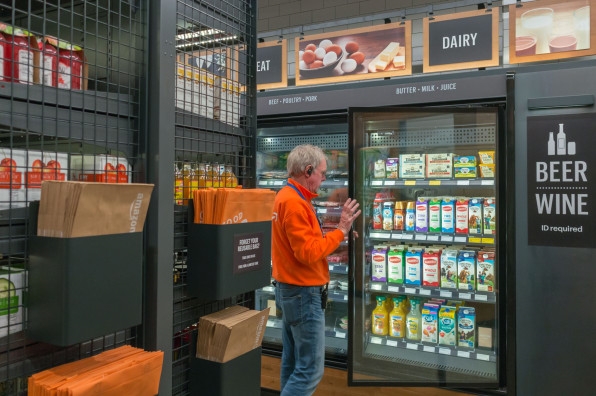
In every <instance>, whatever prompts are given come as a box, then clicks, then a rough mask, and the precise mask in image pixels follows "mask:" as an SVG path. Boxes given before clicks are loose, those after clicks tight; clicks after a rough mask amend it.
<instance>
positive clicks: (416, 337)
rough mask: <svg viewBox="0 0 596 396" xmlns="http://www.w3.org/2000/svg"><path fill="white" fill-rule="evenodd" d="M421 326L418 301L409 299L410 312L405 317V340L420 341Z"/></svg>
mask: <svg viewBox="0 0 596 396" xmlns="http://www.w3.org/2000/svg"><path fill="white" fill-rule="evenodd" d="M421 325H422V313H421V312H420V301H418V299H416V298H410V312H409V313H408V314H407V315H406V338H407V339H408V340H411V341H420V338H421V337H420V336H421V331H420V327H421Z"/></svg>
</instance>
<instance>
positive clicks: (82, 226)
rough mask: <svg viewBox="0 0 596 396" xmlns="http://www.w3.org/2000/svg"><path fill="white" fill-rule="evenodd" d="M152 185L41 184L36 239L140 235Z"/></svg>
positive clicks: (72, 182) (66, 182)
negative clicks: (132, 233) (137, 233)
mask: <svg viewBox="0 0 596 396" xmlns="http://www.w3.org/2000/svg"><path fill="white" fill-rule="evenodd" d="M152 190H153V184H139V183H130V184H123V183H85V182H74V181H64V182H59V181H43V182H42V184H41V199H40V203H39V215H38V224H37V235H39V236H47V237H58V238H74V237H83V236H92V235H93V236H94V235H109V234H123V233H130V232H142V231H143V226H144V224H145V217H146V216H147V209H148V207H149V200H150V197H151V192H152Z"/></svg>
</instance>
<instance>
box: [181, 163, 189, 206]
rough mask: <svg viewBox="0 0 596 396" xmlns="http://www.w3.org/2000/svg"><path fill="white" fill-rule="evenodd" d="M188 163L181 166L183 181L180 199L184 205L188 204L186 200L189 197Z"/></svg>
mask: <svg viewBox="0 0 596 396" xmlns="http://www.w3.org/2000/svg"><path fill="white" fill-rule="evenodd" d="M190 173H191V168H190V163H189V162H185V163H184V164H183V165H182V180H183V183H182V185H183V187H182V199H183V201H184V203H183V204H184V205H186V204H188V198H189V197H190Z"/></svg>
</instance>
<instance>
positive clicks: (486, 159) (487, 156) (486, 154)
mask: <svg viewBox="0 0 596 396" xmlns="http://www.w3.org/2000/svg"><path fill="white" fill-rule="evenodd" d="M478 159H479V160H480V163H481V164H485V165H486V164H491V165H494V164H495V151H494V150H487V151H479V152H478Z"/></svg>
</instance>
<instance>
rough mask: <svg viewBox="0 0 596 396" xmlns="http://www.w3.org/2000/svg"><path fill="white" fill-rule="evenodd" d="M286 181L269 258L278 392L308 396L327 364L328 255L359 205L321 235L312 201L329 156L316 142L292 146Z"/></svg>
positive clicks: (348, 205)
mask: <svg viewBox="0 0 596 396" xmlns="http://www.w3.org/2000/svg"><path fill="white" fill-rule="evenodd" d="M287 169H288V183H287V185H286V186H285V187H284V188H282V189H281V190H280V191H279V192H278V193H277V196H276V198H275V203H274V205H273V212H274V213H273V222H272V247H271V261H272V265H273V278H274V279H275V285H276V287H275V301H276V305H277V307H278V308H279V309H280V310H281V311H282V318H283V325H282V345H283V351H282V358H281V395H282V396H308V395H311V394H312V393H313V392H314V391H315V389H316V387H317V385H318V384H319V382H320V381H321V378H322V377H323V371H324V365H325V305H326V300H327V297H326V296H327V283H329V264H328V263H327V256H328V255H329V254H331V253H332V252H333V251H335V250H336V249H337V248H338V247H339V245H340V243H341V242H342V241H343V240H344V239H345V238H346V237H347V236H348V234H349V232H350V229H351V228H352V223H353V222H354V220H355V219H356V218H357V217H358V216H359V215H360V213H361V211H360V210H359V209H358V207H359V206H360V204H359V203H358V202H357V201H356V200H353V199H350V198H348V199H347V200H346V202H345V203H344V205H343V209H342V213H341V218H340V221H339V224H338V226H337V229H336V230H333V231H330V232H328V233H326V234H325V235H323V230H322V228H321V225H320V223H319V221H318V218H317V215H316V213H315V210H314V208H313V206H312V204H311V200H312V199H313V198H315V197H317V196H318V195H317V191H318V189H319V187H320V186H321V183H322V182H323V181H325V173H326V172H327V160H326V158H325V153H323V151H322V150H321V149H320V148H319V147H316V146H312V145H308V144H305V145H300V146H296V147H295V148H294V149H293V150H292V151H291V152H290V154H289V155H288V159H287Z"/></svg>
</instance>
